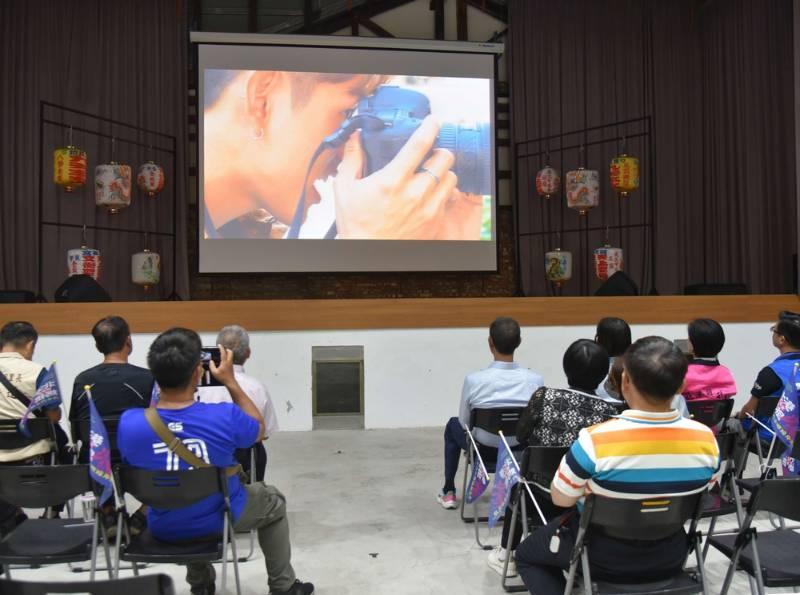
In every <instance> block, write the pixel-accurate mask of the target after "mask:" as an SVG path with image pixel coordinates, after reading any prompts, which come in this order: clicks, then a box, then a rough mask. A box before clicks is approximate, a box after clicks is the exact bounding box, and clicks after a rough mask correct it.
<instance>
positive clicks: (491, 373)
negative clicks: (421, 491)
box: [436, 317, 544, 509]
mask: <svg viewBox="0 0 800 595" xmlns="http://www.w3.org/2000/svg"><path fill="white" fill-rule="evenodd" d="M521 342H522V338H521V336H520V329H519V323H518V322H517V321H516V320H514V319H513V318H505V317H501V318H498V319H496V320H495V321H494V322H493V323H492V325H491V326H490V327H489V350H490V351H491V352H492V356H493V357H494V362H493V363H492V365H491V366H489V367H488V368H486V369H483V370H479V371H478V372H473V373H471V374H469V375H467V377H466V378H465V379H464V386H463V388H462V389H461V406H460V407H459V411H458V417H451V418H450V421H448V422H447V425H446V426H445V429H444V487H443V488H442V491H441V492H440V493H439V494H438V495H437V496H436V500H437V501H438V502H439V504H441V505H442V507H444V508H448V509H454V508H457V507H458V504H457V503H456V486H455V477H456V473H457V472H458V459H459V457H460V456H461V451H463V450H466V449H467V437H466V435H465V433H464V426H469V420H470V414H471V412H472V410H473V409H496V408H500V407H525V406H526V405H527V404H528V401H529V400H530V398H531V395H533V393H534V392H535V391H536V389H537V388H539V387H540V386H543V385H544V380H543V379H542V377H541V376H540V375H539V374H537V373H536V372H532V371H531V370H528V369H526V368H522V367H520V365H519V364H517V363H516V362H515V361H514V351H516V349H517V347H519V344H520V343H521ZM473 437H474V438H475V440H476V441H478V442H480V443H481V444H484V445H486V446H493V447H497V445H498V444H499V442H500V438H499V436H496V435H494V434H489V433H488V432H484V431H483V430H480V429H477V430H475V431H474V432H473ZM508 441H509V444H510V445H511V446H513V445H514V444H516V439H514V438H513V437H509V438H508Z"/></svg>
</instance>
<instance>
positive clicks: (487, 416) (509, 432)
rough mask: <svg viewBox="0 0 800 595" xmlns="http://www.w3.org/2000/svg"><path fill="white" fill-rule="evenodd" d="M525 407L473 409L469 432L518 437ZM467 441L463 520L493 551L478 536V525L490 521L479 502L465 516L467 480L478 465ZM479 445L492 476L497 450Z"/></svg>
mask: <svg viewBox="0 0 800 595" xmlns="http://www.w3.org/2000/svg"><path fill="white" fill-rule="evenodd" d="M523 409H525V408H524V407H498V408H497V409H473V410H472V412H471V413H470V422H469V431H470V432H473V431H474V430H476V429H479V428H480V429H481V430H484V431H485V432H488V433H490V434H498V433H499V432H500V431H502V432H503V434H504V435H506V436H509V437H510V436H514V437H516V433H517V422H518V421H519V418H520V415H522V411H523ZM466 439H467V458H466V464H465V465H464V481H463V483H462V486H461V520H462V521H464V522H465V523H475V541H476V542H477V543H478V545H479V546H480V547H481V548H483V549H485V550H486V549H491V547H489V546H485V545H483V544H482V543H481V540H480V535H479V534H478V525H477V523H479V522H480V523H485V522H486V521H488V520H489V518H488V517H481V516H478V501H477V500H476V501H475V502H473V503H472V511H473V514H472V516H471V517H467V516H465V515H464V510H465V502H466V499H465V498H464V496H466V489H467V478H468V477H469V474H470V468H471V467H472V465H474V464H475V463H476V455H475V448H474V447H473V446H472V441H471V440H470V439H469V437H467V438H466ZM476 443H477V444H478V448H479V449H480V457H481V459H482V460H483V464H484V465H485V467H486V472H487V473H488V474H490V475H491V474H492V473H494V471H495V467H497V449H496V448H494V447H491V446H486V445H484V444H480V443H479V442H477V441H476Z"/></svg>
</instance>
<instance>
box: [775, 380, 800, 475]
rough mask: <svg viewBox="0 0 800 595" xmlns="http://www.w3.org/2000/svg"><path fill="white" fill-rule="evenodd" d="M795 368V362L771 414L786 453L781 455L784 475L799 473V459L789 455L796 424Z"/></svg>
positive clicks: (796, 391) (795, 434)
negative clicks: (789, 377)
mask: <svg viewBox="0 0 800 595" xmlns="http://www.w3.org/2000/svg"><path fill="white" fill-rule="evenodd" d="M797 368H798V364H795V365H794V369H793V370H792V376H791V379H790V380H789V382H788V383H787V384H786V388H785V389H784V391H783V394H782V395H781V398H780V400H779V401H778V406H777V407H775V413H773V414H772V427H773V428H775V433H776V436H777V438H778V440H780V441H781V442H782V443H783V445H784V446H785V447H786V448H785V450H784V452H785V453H786V455H785V456H783V457H781V463H782V464H783V474H784V475H800V461H798V460H795V459H794V458H792V457H791V456H790V454H791V452H792V445H793V444H794V441H795V438H796V436H797V426H798V384H797Z"/></svg>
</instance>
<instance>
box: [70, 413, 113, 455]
mask: <svg viewBox="0 0 800 595" xmlns="http://www.w3.org/2000/svg"><path fill="white" fill-rule="evenodd" d="M103 425H104V426H105V427H106V433H107V434H108V442H109V445H110V448H111V463H112V465H116V464H118V463H120V462H121V461H122V456H121V455H120V452H119V449H118V448H117V431H118V428H119V418H118V417H108V418H106V417H104V418H103ZM69 426H70V432H71V434H72V441H73V446H74V447H75V460H76V462H83V463H87V462H88V461H89V450H88V448H89V431H90V427H91V424H90V422H89V420H88V419H78V420H72V421H70V424H69ZM78 443H80V447H79V446H78ZM83 449H86V450H85V451H83ZM81 451H83V452H81ZM84 453H85V455H86V456H85V457H82V456H81V455H82V454H84ZM81 458H83V459H85V460H83V461H81V460H80V459H81Z"/></svg>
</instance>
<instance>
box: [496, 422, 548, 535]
mask: <svg viewBox="0 0 800 595" xmlns="http://www.w3.org/2000/svg"><path fill="white" fill-rule="evenodd" d="M498 434H499V435H500V440H502V441H503V444H505V445H506V448H507V449H508V452H509V453H511V447H510V446H509V445H508V442H506V437H505V436H504V435H503V430H500V431H499V432H498ZM511 460H512V461H513V462H514V467H516V468H517V473H519V477H520V482H519V483H521V484H522V485H524V486H525V489H526V490H527V491H528V495H529V496H530V497H531V500H533V505H534V506H535V507H536V512H538V513H539V518H540V519H542V524H543V525H546V524H547V519H546V518H544V514H543V513H542V509H541V508H539V503H538V502H537V501H536V498H535V497H534V495H533V492H532V491H531V488H530V486H529V485H528V482H527V481H525V478H524V477H523V476H522V471H521V470H520V468H519V463H517V459H516V457H515V456H514V455H513V453H512V454H511Z"/></svg>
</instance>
